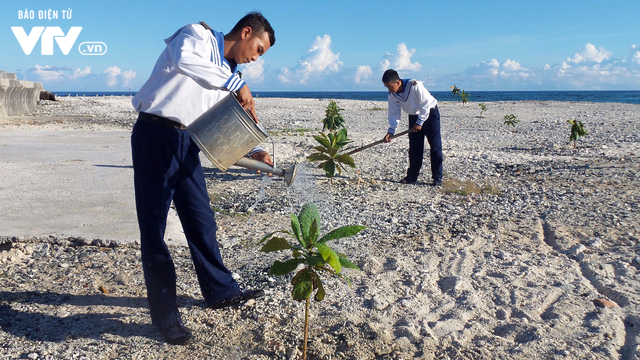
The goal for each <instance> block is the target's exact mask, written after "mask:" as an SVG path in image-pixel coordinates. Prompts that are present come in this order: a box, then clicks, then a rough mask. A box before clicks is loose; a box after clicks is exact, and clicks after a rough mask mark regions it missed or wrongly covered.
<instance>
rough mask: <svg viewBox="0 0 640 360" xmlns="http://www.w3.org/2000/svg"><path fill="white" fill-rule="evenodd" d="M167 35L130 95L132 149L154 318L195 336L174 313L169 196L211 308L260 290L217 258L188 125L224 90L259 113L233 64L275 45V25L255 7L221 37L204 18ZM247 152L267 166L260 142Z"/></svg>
mask: <svg viewBox="0 0 640 360" xmlns="http://www.w3.org/2000/svg"><path fill="white" fill-rule="evenodd" d="M165 43H166V47H165V49H164V51H163V52H162V54H160V57H159V58H158V60H157V62H156V65H155V67H154V69H153V71H152V73H151V76H150V77H149V79H148V80H147V82H146V83H145V84H144V85H143V86H142V88H141V89H140V91H138V93H137V94H136V96H135V97H134V98H133V100H132V103H133V106H134V107H135V109H136V110H137V111H139V113H140V114H139V116H138V121H137V122H136V124H135V126H134V128H133V133H132V135H131V148H132V157H133V169H134V186H135V200H136V210H137V215H138V224H139V227H140V246H141V253H142V268H143V271H144V277H145V283H146V286H147V298H148V302H149V308H150V312H151V319H152V322H153V324H154V325H155V326H156V327H157V328H158V330H159V331H160V333H161V334H162V335H163V336H164V338H165V340H166V341H167V342H169V343H172V344H186V343H187V342H189V340H190V339H191V337H192V334H191V331H190V330H189V329H188V328H187V327H186V326H185V325H184V324H183V322H182V320H181V317H180V313H179V312H178V307H177V304H176V273H175V268H174V265H173V260H172V259H171V255H170V253H169V250H168V249H167V246H166V244H165V243H164V232H165V228H166V220H167V214H168V211H169V206H170V204H171V202H172V201H173V202H174V204H175V207H176V210H177V212H178V216H179V217H180V222H181V223H182V227H183V229H184V234H185V237H186V239H187V242H188V244H189V250H190V251H191V257H192V260H193V264H194V267H195V270H196V273H197V276H198V281H199V284H200V288H201V290H202V296H203V297H204V300H205V302H206V303H207V305H208V306H209V307H211V308H215V309H217V308H222V307H226V306H231V305H234V304H237V303H240V302H242V301H245V300H248V299H251V298H256V297H260V296H263V295H264V292H263V291H262V290H242V289H240V287H239V285H238V283H237V282H236V281H235V280H234V279H233V278H232V276H231V272H230V271H229V270H228V269H227V268H226V267H225V265H224V263H223V261H222V257H221V255H220V251H219V248H218V242H217V240H216V229H217V226H216V222H215V217H214V212H213V211H212V210H211V208H210V207H209V196H208V193H207V189H206V184H205V179H204V174H203V171H202V167H201V164H200V158H199V151H200V149H199V148H198V146H197V144H196V143H194V141H193V139H192V138H191V137H190V135H189V131H188V130H187V126H189V125H190V124H191V123H192V122H194V121H195V120H196V119H197V118H198V117H199V116H200V115H202V114H203V113H205V112H206V111H207V110H208V109H209V108H211V107H213V106H214V105H215V104H216V103H218V102H219V101H221V100H222V99H223V98H225V97H226V96H229V92H233V93H235V94H236V96H237V99H238V102H239V103H240V105H241V106H242V107H243V108H244V109H246V110H247V111H248V112H249V113H250V114H251V116H252V117H253V118H254V119H255V121H256V122H257V121H258V118H257V116H256V111H255V101H254V99H253V96H252V94H251V91H250V90H249V87H248V86H247V84H246V83H245V82H244V81H243V80H242V79H241V78H240V76H239V74H238V73H237V71H236V67H237V65H238V64H246V63H250V62H252V61H256V60H257V59H258V57H259V56H261V55H264V53H265V52H267V50H269V48H270V47H271V46H273V44H274V43H275V33H274V30H273V28H272V27H271V25H270V24H269V22H268V21H267V19H265V18H264V17H263V16H262V14H260V13H257V12H253V13H249V14H247V15H246V16H245V17H243V18H242V19H241V20H240V21H238V23H237V24H236V25H235V27H234V28H233V29H232V30H231V31H230V32H229V33H228V34H226V35H225V34H223V33H221V32H218V31H215V30H212V29H211V28H210V27H209V26H208V25H207V24H205V23H204V22H201V23H199V24H191V25H187V26H184V27H182V28H181V29H179V30H178V31H176V32H175V33H174V34H173V35H171V36H170V37H169V38H167V39H166V40H165ZM249 156H250V157H251V158H253V159H255V160H259V161H262V162H264V163H266V164H269V165H273V163H272V161H271V157H270V156H269V154H268V153H267V152H266V151H264V150H262V149H260V148H255V149H254V150H252V151H250V152H249Z"/></svg>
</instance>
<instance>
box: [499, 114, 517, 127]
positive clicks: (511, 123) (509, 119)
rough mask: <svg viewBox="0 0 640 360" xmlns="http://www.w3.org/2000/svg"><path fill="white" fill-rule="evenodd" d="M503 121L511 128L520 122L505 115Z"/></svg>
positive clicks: (510, 115)
mask: <svg viewBox="0 0 640 360" xmlns="http://www.w3.org/2000/svg"><path fill="white" fill-rule="evenodd" d="M503 119H504V124H505V125H511V126H513V127H516V124H517V123H519V122H520V120H518V118H516V116H515V115H513V114H509V115H505V116H504V118H503Z"/></svg>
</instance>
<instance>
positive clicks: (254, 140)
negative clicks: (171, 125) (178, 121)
mask: <svg viewBox="0 0 640 360" xmlns="http://www.w3.org/2000/svg"><path fill="white" fill-rule="evenodd" d="M187 129H188V131H189V133H190V135H191V138H192V139H193V141H195V143H196V144H197V145H198V147H199V148H200V151H202V153H203V154H205V156H206V157H207V158H208V159H209V160H210V161H211V163H212V164H213V165H214V166H215V167H217V168H218V169H220V170H221V171H227V169H228V168H229V167H230V166H231V165H236V166H240V167H244V168H247V169H251V170H260V171H263V172H269V173H272V174H274V175H277V176H281V177H282V178H283V179H284V181H285V183H286V184H287V186H289V185H291V184H292V183H293V180H294V179H295V176H296V164H293V165H292V166H291V167H290V168H288V169H287V170H284V169H278V168H275V167H272V166H269V165H267V164H265V163H263V162H261V161H257V160H253V159H250V158H247V157H245V154H247V153H248V152H249V151H251V149H253V148H254V147H255V146H256V145H258V144H260V143H261V142H263V141H264V140H266V139H267V138H268V137H269V134H268V133H267V131H266V130H265V129H264V128H263V127H262V125H260V124H257V123H256V122H255V121H254V120H253V118H252V117H251V115H249V113H248V112H247V111H246V110H245V109H244V108H243V107H242V106H241V105H240V103H239V102H238V100H237V99H236V97H235V95H234V94H233V93H229V94H228V95H227V96H225V97H224V98H223V99H222V100H220V101H219V102H218V103H216V104H215V105H214V106H213V107H211V108H210V109H209V110H207V111H206V112H205V113H204V114H202V115H200V116H199V117H198V118H197V119H196V120H195V121H193V122H192V123H191V124H190V125H189V126H187Z"/></svg>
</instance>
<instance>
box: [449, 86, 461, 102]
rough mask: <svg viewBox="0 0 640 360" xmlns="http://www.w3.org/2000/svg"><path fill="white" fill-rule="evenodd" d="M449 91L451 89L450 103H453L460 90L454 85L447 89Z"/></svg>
mask: <svg viewBox="0 0 640 360" xmlns="http://www.w3.org/2000/svg"><path fill="white" fill-rule="evenodd" d="M449 89H451V101H455V100H456V95H460V89H459V88H458V87H457V86H456V84H453V86H451V87H449Z"/></svg>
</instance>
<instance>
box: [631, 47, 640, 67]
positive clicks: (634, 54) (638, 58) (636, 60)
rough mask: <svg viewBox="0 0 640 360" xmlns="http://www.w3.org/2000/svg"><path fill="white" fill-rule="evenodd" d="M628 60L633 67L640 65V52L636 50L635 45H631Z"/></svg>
mask: <svg viewBox="0 0 640 360" xmlns="http://www.w3.org/2000/svg"><path fill="white" fill-rule="evenodd" d="M629 60H630V61H631V63H632V64H634V65H640V50H638V46H637V45H635V44H634V45H631V49H630V50H629Z"/></svg>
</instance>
